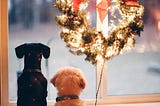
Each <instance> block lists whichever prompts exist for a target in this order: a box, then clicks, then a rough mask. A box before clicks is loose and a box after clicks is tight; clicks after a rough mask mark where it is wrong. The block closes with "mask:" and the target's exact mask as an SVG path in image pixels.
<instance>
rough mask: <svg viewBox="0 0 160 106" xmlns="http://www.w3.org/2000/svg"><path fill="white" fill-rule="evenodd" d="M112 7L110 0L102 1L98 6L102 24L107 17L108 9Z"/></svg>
mask: <svg viewBox="0 0 160 106" xmlns="http://www.w3.org/2000/svg"><path fill="white" fill-rule="evenodd" d="M110 5H111V2H110V0H102V1H101V2H100V3H99V4H97V6H96V7H97V9H98V13H99V18H100V20H101V22H103V20H104V19H105V17H106V15H107V14H108V11H107V9H108V7H109V6H110Z"/></svg>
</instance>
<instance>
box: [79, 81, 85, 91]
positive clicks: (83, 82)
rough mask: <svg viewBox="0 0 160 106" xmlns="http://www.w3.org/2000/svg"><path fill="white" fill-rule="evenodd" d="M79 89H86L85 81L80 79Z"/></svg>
mask: <svg viewBox="0 0 160 106" xmlns="http://www.w3.org/2000/svg"><path fill="white" fill-rule="evenodd" d="M79 85H80V87H81V88H82V89H84V88H85V87H86V81H85V80H84V79H80V84H79Z"/></svg>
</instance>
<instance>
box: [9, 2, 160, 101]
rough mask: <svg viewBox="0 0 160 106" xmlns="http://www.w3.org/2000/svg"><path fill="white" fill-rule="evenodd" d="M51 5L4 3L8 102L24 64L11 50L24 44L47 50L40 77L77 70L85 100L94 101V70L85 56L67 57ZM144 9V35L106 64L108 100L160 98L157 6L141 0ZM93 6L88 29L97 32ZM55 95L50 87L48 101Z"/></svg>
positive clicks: (159, 11)
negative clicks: (84, 85) (113, 97)
mask: <svg viewBox="0 0 160 106" xmlns="http://www.w3.org/2000/svg"><path fill="white" fill-rule="evenodd" d="M53 3H54V1H52V0H8V15H9V19H8V20H9V42H8V43H9V47H8V48H9V54H8V57H9V100H10V101H13V102H14V101H16V100H17V86H16V85H17V78H18V76H19V75H20V74H21V73H22V70H23V59H18V58H17V57H16V55H15V48H16V47H17V46H19V45H21V44H24V43H33V42H34V43H36V42H40V43H43V44H45V45H48V46H49V47H50V48H51V56H50V58H49V59H47V60H45V59H44V58H43V59H42V73H43V74H44V75H45V77H46V78H47V79H48V81H49V80H50V78H51V77H52V76H53V75H54V74H55V73H56V72H57V71H58V69H59V68H61V67H64V66H74V67H77V68H80V69H81V70H82V71H83V73H84V75H85V77H86V80H87V82H88V85H87V88H86V89H85V90H84V92H83V93H82V95H81V97H82V98H84V99H95V92H96V67H95V66H93V65H92V64H90V63H88V62H86V61H85V60H84V57H85V56H76V55H72V54H71V53H69V51H68V49H67V48H66V47H65V43H64V42H63V41H62V40H61V38H60V36H59V33H60V31H61V29H60V28H58V26H57V24H56V22H55V16H56V15H58V14H60V13H59V12H58V10H57V9H56V8H55V7H54V6H53ZM141 4H142V5H144V7H145V13H144V17H143V20H144V31H143V32H142V33H141V37H137V38H136V45H135V48H133V50H132V51H131V52H129V53H124V54H122V55H119V56H116V57H115V58H113V59H112V60H109V61H108V62H107V69H106V70H107V82H106V83H107V84H106V85H107V89H106V90H107V95H131V94H132V95H133V94H155V93H160V85H159V83H160V6H159V5H160V0H141ZM95 6H96V1H95V0H90V1H89V5H88V11H89V12H90V15H91V26H92V27H96V7H95ZM55 98H56V89H55V88H54V87H53V86H52V85H51V84H50V82H48V97H47V99H48V100H55Z"/></svg>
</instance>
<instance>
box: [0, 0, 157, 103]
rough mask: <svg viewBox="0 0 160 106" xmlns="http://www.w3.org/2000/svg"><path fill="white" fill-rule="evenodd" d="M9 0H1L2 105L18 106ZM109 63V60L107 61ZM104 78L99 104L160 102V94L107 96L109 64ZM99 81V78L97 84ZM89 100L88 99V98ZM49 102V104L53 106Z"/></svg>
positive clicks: (0, 64) (0, 92)
mask: <svg viewBox="0 0 160 106" xmlns="http://www.w3.org/2000/svg"><path fill="white" fill-rule="evenodd" d="M7 5H8V0H0V96H1V97H0V98H1V99H0V105H1V106H16V103H10V102H9V94H8V93H9V92H8V85H9V84H8V9H7ZM105 64H107V62H106V63H105ZM100 65H101V64H98V65H97V79H99V75H100ZM103 72H104V73H103V80H102V83H101V87H100V92H99V96H98V98H99V100H98V105H105V104H122V103H123V104H125V103H127V104H128V103H149V102H160V94H149V95H148V94H146V95H130V96H107V90H106V89H107V65H105V67H104V71H103ZM98 83H99V81H98V80H97V85H98ZM86 101H87V100H86ZM53 104H54V103H53V102H48V106H53ZM87 105H88V106H94V101H92V100H91V101H87Z"/></svg>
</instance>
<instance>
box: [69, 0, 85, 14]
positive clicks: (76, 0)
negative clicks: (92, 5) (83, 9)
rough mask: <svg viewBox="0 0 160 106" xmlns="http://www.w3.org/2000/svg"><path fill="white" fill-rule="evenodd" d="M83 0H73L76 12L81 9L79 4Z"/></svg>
mask: <svg viewBox="0 0 160 106" xmlns="http://www.w3.org/2000/svg"><path fill="white" fill-rule="evenodd" d="M82 1H83V0H72V2H73V8H74V10H75V12H78V10H79V5H80V4H81V2H82Z"/></svg>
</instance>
